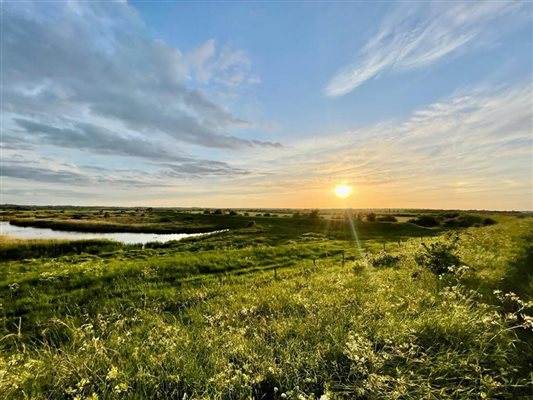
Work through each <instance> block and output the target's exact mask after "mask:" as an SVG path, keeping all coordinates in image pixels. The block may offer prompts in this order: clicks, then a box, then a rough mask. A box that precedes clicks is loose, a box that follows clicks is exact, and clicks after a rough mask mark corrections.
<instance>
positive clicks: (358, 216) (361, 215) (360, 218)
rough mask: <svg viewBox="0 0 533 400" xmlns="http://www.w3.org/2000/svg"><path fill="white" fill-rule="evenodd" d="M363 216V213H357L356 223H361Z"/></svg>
mask: <svg viewBox="0 0 533 400" xmlns="http://www.w3.org/2000/svg"><path fill="white" fill-rule="evenodd" d="M364 216H365V215H364V214H363V213H361V212H360V213H357V220H358V221H362V220H363V218H364Z"/></svg>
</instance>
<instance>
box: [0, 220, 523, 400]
mask: <svg viewBox="0 0 533 400" xmlns="http://www.w3.org/2000/svg"><path fill="white" fill-rule="evenodd" d="M283 223H285V222H283ZM277 224H280V222H277V221H276V220H275V219H272V220H268V222H266V221H265V222H261V224H258V226H256V227H254V228H253V230H254V232H253V234H250V232H249V231H246V230H243V231H236V232H232V233H231V234H225V235H218V236H216V237H212V238H209V239H207V240H201V241H186V242H181V243H179V244H178V245H176V246H174V247H168V248H167V247H164V246H161V247H160V248H153V249H144V250H141V249H133V248H128V249H123V250H121V251H118V252H113V253H109V254H107V255H106V254H103V255H100V256H90V255H82V256H70V257H62V258H59V259H48V260H47V259H43V260H33V261H32V260H27V261H20V262H8V263H2V264H1V265H0V268H1V272H2V274H0V279H1V280H0V295H1V298H0V303H1V304H2V308H1V309H0V318H1V320H0V321H1V323H0V329H1V332H0V337H2V336H3V339H2V341H1V342H0V346H2V347H3V351H2V353H1V355H0V397H5V398H24V397H25V396H26V397H31V398H75V397H76V396H79V397H80V398H91V396H93V394H94V395H95V396H96V395H97V396H98V397H99V398H139V399H141V398H180V399H181V398H182V397H183V396H184V394H187V395H188V396H189V398H190V397H193V398H224V399H231V398H233V399H241V398H248V397H250V396H252V397H256V398H261V396H266V397H265V398H279V397H280V396H281V394H282V393H285V394H286V395H288V397H290V398H297V396H298V395H300V396H304V397H305V398H308V397H307V396H309V398H314V396H321V395H327V396H329V398H361V399H383V398H413V399H418V398H449V397H452V398H461V399H462V398H483V396H485V398H519V397H520V396H521V397H522V398H524V397H525V396H527V395H528V393H529V394H530V393H531V386H527V385H528V380H529V384H531V382H530V380H531V378H530V377H528V373H527V371H528V368H530V367H531V365H532V362H533V360H532V358H531V356H530V355H531V354H532V351H531V347H530V345H531V343H532V342H531V338H530V337H529V336H528V334H527V332H524V331H523V330H521V329H515V330H509V327H510V326H511V325H512V324H516V321H514V314H512V312H513V311H516V304H515V303H516V302H513V300H512V299H509V298H508V299H507V300H505V301H506V303H504V304H501V303H499V302H498V301H497V299H496V298H495V296H493V294H492V291H493V289H497V288H500V289H503V290H509V289H513V290H515V291H517V292H519V294H520V295H521V296H522V297H523V298H525V299H532V297H533V290H532V285H531V282H532V272H531V269H530V268H531V264H530V263H529V261H530V260H531V247H530V243H531V227H532V221H531V219H516V218H504V219H503V220H502V221H501V223H500V224H498V225H495V226H491V227H485V228H472V229H469V230H467V231H465V232H464V233H463V234H462V235H461V236H462V238H461V242H460V243H461V248H460V256H461V258H462V259H463V260H464V261H465V262H466V263H467V264H468V265H470V266H471V267H472V269H473V271H474V272H473V273H472V274H471V275H469V276H467V277H465V279H464V280H463V281H464V285H462V286H453V285H451V287H450V285H448V286H446V285H445V284H444V282H443V281H441V280H439V279H437V278H436V277H434V276H433V275H431V274H430V273H429V272H425V271H423V272H420V271H419V268H418V267H417V266H416V264H415V263H414V261H413V255H414V254H415V253H416V252H417V251H418V250H419V249H420V247H421V245H420V241H421V240H422V239H420V238H416V239H411V240H409V241H405V238H406V237H407V236H409V233H410V234H411V235H415V236H418V235H419V233H426V232H429V233H435V232H434V231H427V230H421V231H420V232H419V231H418V230H415V231H410V232H409V231H407V229H410V227H409V226H407V225H395V226H400V228H393V229H392V230H390V229H389V230H385V229H384V228H383V226H386V224H360V225H359V231H360V233H361V236H362V238H363V239H365V240H366V241H365V247H367V248H374V249H375V250H377V249H378V248H380V247H381V245H380V244H379V243H378V242H382V241H387V240H388V241H390V243H389V244H388V245H387V248H388V249H389V251H393V252H395V253H396V254H399V255H400V256H401V260H400V261H399V262H398V264H397V265H396V267H394V268H382V269H377V268H374V267H372V266H371V265H369V263H368V262H367V261H366V260H365V259H363V260H356V261H350V262H348V263H347V264H346V265H345V266H344V267H342V266H341V262H340V255H339V254H338V251H339V250H341V249H344V250H346V256H347V258H349V257H350V256H357V255H358V252H357V251H356V250H355V249H354V246H353V243H351V242H346V241H342V240H339V239H341V238H343V235H344V233H343V231H342V229H341V228H339V229H336V228H335V226H332V225H331V224H324V225H323V226H322V225H320V226H321V228H320V229H316V230H317V231H320V232H323V233H325V234H326V237H327V236H329V237H330V239H331V240H328V239H327V238H325V237H320V236H315V237H314V239H313V235H311V236H310V235H303V236H302V235H301V234H302V232H307V231H312V229H309V227H310V226H311V225H309V224H310V222H309V221H303V222H297V223H295V224H294V225H290V226H289V225H284V226H285V228H286V229H284V230H280V229H279V228H280V226H279V225H277ZM291 226H292V227H291ZM315 227H316V226H315ZM396 230H397V231H396ZM398 238H402V239H403V240H404V241H403V242H402V243H401V244H400V245H398V244H397V243H396V240H397V239H398ZM423 240H424V241H426V242H428V241H432V240H437V239H435V238H427V237H426V238H425V239H423ZM287 242H288V243H287ZM283 243H285V244H283ZM270 244H275V245H276V246H273V247H271V246H270ZM313 259H314V260H317V261H316V265H317V267H314V266H313V262H312V260H313ZM274 268H276V273H277V277H275V275H274V271H273V269H274ZM414 272H416V274H415V275H414V277H413V273H414ZM469 289H476V290H477V291H476V292H475V293H473V292H470V291H469ZM480 296H483V297H480ZM529 311H531V310H529ZM505 315H507V317H505ZM19 318H21V319H20V320H19ZM519 318H520V317H519ZM19 321H20V322H21V325H20V334H19ZM517 332H518V333H519V336H516V333H517ZM518 339H521V340H522V342H518ZM527 342H529V344H528V343H527ZM275 388H277V389H278V390H276V389H275ZM92 398H96V397H92Z"/></svg>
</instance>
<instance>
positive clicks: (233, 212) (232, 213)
mask: <svg viewBox="0 0 533 400" xmlns="http://www.w3.org/2000/svg"><path fill="white" fill-rule="evenodd" d="M229 215H231V216H235V215H239V214H237V213H236V212H235V211H233V210H231V211H230V212H229Z"/></svg>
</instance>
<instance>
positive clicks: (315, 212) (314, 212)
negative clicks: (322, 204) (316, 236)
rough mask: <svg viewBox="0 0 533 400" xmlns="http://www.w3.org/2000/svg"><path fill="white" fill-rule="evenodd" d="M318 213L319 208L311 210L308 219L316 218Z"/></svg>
mask: <svg viewBox="0 0 533 400" xmlns="http://www.w3.org/2000/svg"><path fill="white" fill-rule="evenodd" d="M318 213H319V210H312V211H311V212H310V213H309V218H310V219H318Z"/></svg>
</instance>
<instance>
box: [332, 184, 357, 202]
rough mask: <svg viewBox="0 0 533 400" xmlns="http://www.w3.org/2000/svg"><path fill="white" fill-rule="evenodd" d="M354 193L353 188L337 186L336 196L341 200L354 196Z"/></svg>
mask: <svg viewBox="0 0 533 400" xmlns="http://www.w3.org/2000/svg"><path fill="white" fill-rule="evenodd" d="M352 191H353V189H352V187H351V186H348V185H337V186H336V187H335V194H336V195H337V197H340V198H341V199H345V198H347V197H348V196H349V195H351V194H352Z"/></svg>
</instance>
